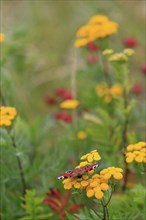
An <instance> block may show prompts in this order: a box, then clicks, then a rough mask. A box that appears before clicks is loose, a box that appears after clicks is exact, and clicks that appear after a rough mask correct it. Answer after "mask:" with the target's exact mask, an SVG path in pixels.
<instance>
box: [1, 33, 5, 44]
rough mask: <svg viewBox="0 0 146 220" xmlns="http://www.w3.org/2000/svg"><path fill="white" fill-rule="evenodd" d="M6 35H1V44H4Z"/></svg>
mask: <svg viewBox="0 0 146 220" xmlns="http://www.w3.org/2000/svg"><path fill="white" fill-rule="evenodd" d="M4 40H5V35H4V34H3V33H0V43H2V42H4Z"/></svg>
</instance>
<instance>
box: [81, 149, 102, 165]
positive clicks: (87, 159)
mask: <svg viewBox="0 0 146 220" xmlns="http://www.w3.org/2000/svg"><path fill="white" fill-rule="evenodd" d="M81 160H82V162H81V163H80V164H79V167H81V166H85V165H86V164H88V163H96V162H97V161H99V160H101V157H100V155H99V153H98V152H97V150H92V151H91V152H90V153H88V154H85V155H83V156H82V157H81Z"/></svg>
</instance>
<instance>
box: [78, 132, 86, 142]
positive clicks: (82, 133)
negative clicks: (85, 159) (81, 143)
mask: <svg viewBox="0 0 146 220" xmlns="http://www.w3.org/2000/svg"><path fill="white" fill-rule="evenodd" d="M77 137H78V139H80V140H84V139H86V138H87V133H86V132H85V131H79V132H78V133H77Z"/></svg>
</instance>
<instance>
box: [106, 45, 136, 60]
mask: <svg viewBox="0 0 146 220" xmlns="http://www.w3.org/2000/svg"><path fill="white" fill-rule="evenodd" d="M102 54H103V55H104V56H108V60H109V61H110V62H116V61H120V62H127V61H128V60H129V57H131V56H132V55H133V54H134V50H132V49H130V48H127V49H124V50H123V51H122V52H120V53H114V51H113V50H112V49H106V50H104V51H103V53H102Z"/></svg>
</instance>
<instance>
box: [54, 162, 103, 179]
mask: <svg viewBox="0 0 146 220" xmlns="http://www.w3.org/2000/svg"><path fill="white" fill-rule="evenodd" d="M98 166H99V165H98V164H87V165H85V166H83V167H80V168H75V169H73V170H68V171H66V172H64V173H62V174H61V175H60V176H58V177H57V179H66V178H76V177H77V178H81V177H82V176H83V175H84V174H85V173H87V172H89V171H91V170H94V169H95V168H97V167H98Z"/></svg>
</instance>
